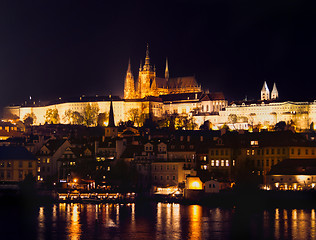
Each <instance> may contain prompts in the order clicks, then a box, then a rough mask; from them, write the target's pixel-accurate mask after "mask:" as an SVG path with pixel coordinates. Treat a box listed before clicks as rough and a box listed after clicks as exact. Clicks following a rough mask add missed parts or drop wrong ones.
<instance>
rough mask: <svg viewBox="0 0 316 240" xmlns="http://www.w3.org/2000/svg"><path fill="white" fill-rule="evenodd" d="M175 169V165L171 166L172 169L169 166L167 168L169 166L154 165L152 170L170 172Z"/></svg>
mask: <svg viewBox="0 0 316 240" xmlns="http://www.w3.org/2000/svg"><path fill="white" fill-rule="evenodd" d="M176 168H177V166H175V165H172V167H171V166H169V165H165V166H164V165H160V166H159V165H155V166H154V169H155V170H158V169H160V170H170V169H172V170H176Z"/></svg>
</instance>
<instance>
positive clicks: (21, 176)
mask: <svg viewBox="0 0 316 240" xmlns="http://www.w3.org/2000/svg"><path fill="white" fill-rule="evenodd" d="M22 178H23V171H21V170H20V171H19V179H20V180H21V179H22Z"/></svg>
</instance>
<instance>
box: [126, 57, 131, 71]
mask: <svg viewBox="0 0 316 240" xmlns="http://www.w3.org/2000/svg"><path fill="white" fill-rule="evenodd" d="M127 73H132V70H131V59H130V58H129V59H128V67H127Z"/></svg>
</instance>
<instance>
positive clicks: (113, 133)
mask: <svg viewBox="0 0 316 240" xmlns="http://www.w3.org/2000/svg"><path fill="white" fill-rule="evenodd" d="M105 136H106V137H117V127H116V126H115V122H114V111H113V103H112V99H111V103H110V112H109V124H108V126H107V127H105Z"/></svg>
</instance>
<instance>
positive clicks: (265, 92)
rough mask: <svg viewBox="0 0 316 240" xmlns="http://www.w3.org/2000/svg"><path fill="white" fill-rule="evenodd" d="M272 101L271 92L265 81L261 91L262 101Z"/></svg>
mask: <svg viewBox="0 0 316 240" xmlns="http://www.w3.org/2000/svg"><path fill="white" fill-rule="evenodd" d="M269 99H270V91H269V88H268V85H267V82H266V81H264V83H263V86H262V89H261V100H269Z"/></svg>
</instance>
